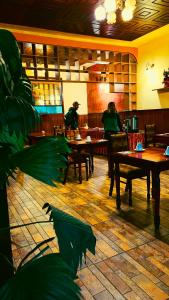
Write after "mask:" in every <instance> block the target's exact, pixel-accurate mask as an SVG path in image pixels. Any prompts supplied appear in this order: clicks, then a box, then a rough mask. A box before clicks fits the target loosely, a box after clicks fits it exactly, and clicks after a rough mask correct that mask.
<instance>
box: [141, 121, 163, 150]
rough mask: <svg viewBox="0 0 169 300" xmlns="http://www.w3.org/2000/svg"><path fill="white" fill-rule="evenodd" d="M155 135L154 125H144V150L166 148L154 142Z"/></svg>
mask: <svg viewBox="0 0 169 300" xmlns="http://www.w3.org/2000/svg"><path fill="white" fill-rule="evenodd" d="M155 134H156V125H155V124H146V125H145V148H148V147H158V148H165V147H166V145H165V144H163V143H156V142H155Z"/></svg>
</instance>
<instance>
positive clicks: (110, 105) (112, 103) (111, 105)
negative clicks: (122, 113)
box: [107, 101, 116, 112]
mask: <svg viewBox="0 0 169 300" xmlns="http://www.w3.org/2000/svg"><path fill="white" fill-rule="evenodd" d="M107 109H108V110H109V111H110V110H111V111H114V112H116V105H115V103H114V102H113V101H111V102H109V103H108V106H107Z"/></svg>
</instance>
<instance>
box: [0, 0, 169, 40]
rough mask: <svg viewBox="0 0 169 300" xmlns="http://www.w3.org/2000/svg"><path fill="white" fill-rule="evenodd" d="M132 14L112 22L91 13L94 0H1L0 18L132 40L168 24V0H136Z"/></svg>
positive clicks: (22, 23)
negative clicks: (131, 17)
mask: <svg viewBox="0 0 169 300" xmlns="http://www.w3.org/2000/svg"><path fill="white" fill-rule="evenodd" d="M136 1H137V7H136V10H135V13H134V18H133V20H132V21H129V22H122V20H121V19H120V15H119V14H118V16H117V22H116V24H114V25H108V24H106V22H105V21H102V22H98V21H96V20H95V17H94V9H95V7H96V6H97V5H98V4H99V3H101V1H98V0H1V3H0V22H1V23H7V24H14V25H21V26H28V27H36V28H42V29H48V30H55V31H61V32H66V33H75V34H81V35H90V36H97V37H106V38H112V39H118V40H124V41H132V40H134V39H136V38H139V37H141V36H143V35H145V34H147V33H149V32H151V31H153V30H155V29H158V28H160V27H162V26H164V25H166V24H169V0H136Z"/></svg>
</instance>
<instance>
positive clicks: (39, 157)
mask: <svg viewBox="0 0 169 300" xmlns="http://www.w3.org/2000/svg"><path fill="white" fill-rule="evenodd" d="M0 83H1V84H0V299H2V300H25V299H26V300H34V299H36V300H49V299H80V297H81V296H80V289H79V287H78V286H77V285H76V283H75V282H74V280H75V278H76V273H77V269H78V266H79V265H80V264H81V262H82V258H83V256H85V254H86V250H87V249H89V250H90V251H91V252H92V253H93V254H94V252H95V243H96V239H95V237H94V235H93V232H92V229H91V227H90V226H89V225H87V224H85V223H83V222H81V221H80V220H78V219H76V218H74V217H72V216H70V215H68V214H66V213H64V212H63V211H60V210H59V209H57V208H55V207H53V206H52V205H50V204H49V203H46V204H45V205H44V207H43V208H44V209H46V210H47V213H48V214H50V216H49V221H46V220H42V221H41V222H52V223H53V226H54V230H55V233H56V236H57V239H58V245H59V253H53V254H48V255H44V254H45V251H46V250H47V249H48V243H49V242H50V241H51V240H53V239H54V238H55V237H53V238H50V239H48V240H45V241H43V242H41V243H40V244H38V245H37V246H36V247H35V249H33V250H32V251H31V252H30V253H28V254H27V255H26V257H24V258H23V259H22V261H21V262H20V264H19V266H17V268H14V266H13V260H12V250H11V240H10V230H15V228H16V227H22V226H30V224H21V225H18V226H14V227H10V225H9V216H8V202H7V190H6V186H7V183H8V177H9V176H12V177H13V178H15V172H16V171H17V169H18V168H19V169H20V170H21V171H23V172H25V173H27V174H29V175H30V176H33V177H34V178H36V179H38V180H40V181H42V182H45V183H46V184H50V185H55V184H56V181H61V180H62V177H63V175H62V173H61V171H60V170H61V169H64V168H66V163H67V161H66V158H65V154H66V153H67V152H69V148H68V146H67V142H66V140H65V138H64V137H58V138H57V137H54V138H45V139H44V140H42V141H41V142H39V143H37V144H35V145H32V146H30V147H25V148H24V141H25V138H26V136H27V135H28V133H29V132H30V131H32V129H33V128H35V126H36V124H37V122H38V121H39V115H38V113H37V112H36V110H35V109H34V107H33V104H34V102H33V98H32V90H31V83H30V81H29V79H28V78H27V76H26V74H25V73H24V72H23V69H22V63H21V58H20V54H19V49H18V45H17V42H16V40H15V38H14V36H13V35H12V33H11V32H9V31H7V30H0ZM35 223H36V222H35ZM37 223H38V222H37ZM37 249H39V253H38V254H36V255H35V256H34V257H33V258H31V259H29V258H30V255H31V256H32V253H33V252H34V251H35V250H37Z"/></svg>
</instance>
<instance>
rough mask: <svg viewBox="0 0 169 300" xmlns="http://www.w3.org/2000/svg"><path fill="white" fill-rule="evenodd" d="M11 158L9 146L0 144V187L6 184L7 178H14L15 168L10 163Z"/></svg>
mask: <svg viewBox="0 0 169 300" xmlns="http://www.w3.org/2000/svg"><path fill="white" fill-rule="evenodd" d="M11 156H12V147H11V145H9V144H3V143H0V187H2V186H3V185H4V183H6V182H7V179H8V177H9V176H12V177H13V178H14V176H13V173H14V171H15V166H14V164H13V163H12V160H11Z"/></svg>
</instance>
